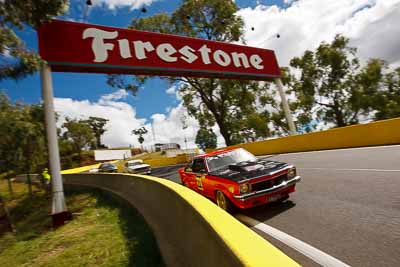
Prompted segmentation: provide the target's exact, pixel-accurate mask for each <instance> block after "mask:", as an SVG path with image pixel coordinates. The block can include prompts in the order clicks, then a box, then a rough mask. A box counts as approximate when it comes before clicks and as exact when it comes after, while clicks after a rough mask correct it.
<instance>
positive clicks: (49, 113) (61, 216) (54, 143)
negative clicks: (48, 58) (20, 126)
mask: <svg viewBox="0 0 400 267" xmlns="http://www.w3.org/2000/svg"><path fill="white" fill-rule="evenodd" d="M40 78H41V82H42V97H43V102H44V115H45V125H46V136H47V147H48V155H49V163H50V173H51V185H52V207H51V216H52V217H53V225H54V226H55V227H57V226H61V225H63V224H64V222H65V221H67V220H70V219H71V213H69V212H68V210H67V206H66V204H65V199H64V189H63V183H62V177H61V168H60V154H59V149H58V140H57V127H56V119H55V114H54V103H53V85H52V79H51V68H50V66H49V65H47V64H43V66H42V69H41V72H40Z"/></svg>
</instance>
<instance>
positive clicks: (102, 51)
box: [82, 28, 118, 62]
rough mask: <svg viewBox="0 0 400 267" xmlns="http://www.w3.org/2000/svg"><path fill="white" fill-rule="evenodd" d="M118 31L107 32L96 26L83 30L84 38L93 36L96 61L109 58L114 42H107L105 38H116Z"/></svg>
mask: <svg viewBox="0 0 400 267" xmlns="http://www.w3.org/2000/svg"><path fill="white" fill-rule="evenodd" d="M117 36H118V32H117V31H114V32H107V31H103V30H99V29H96V28H87V29H86V30H84V31H83V34H82V38H83V39H86V38H93V41H92V51H93V54H94V62H104V61H106V60H107V58H108V52H107V51H108V50H113V49H114V45H113V44H106V43H104V40H107V39H115V38H117Z"/></svg>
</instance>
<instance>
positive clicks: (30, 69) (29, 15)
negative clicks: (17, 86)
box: [0, 0, 69, 80]
mask: <svg viewBox="0 0 400 267" xmlns="http://www.w3.org/2000/svg"><path fill="white" fill-rule="evenodd" d="M68 3H69V1H67V0H52V1H49V0H25V1H19V0H4V1H0V56H1V62H2V63H1V64H0V80H2V79H5V78H12V79H19V78H23V77H25V76H26V75H29V74H32V73H34V72H36V71H38V70H39V68H40V64H41V60H40V57H39V56H38V55H37V54H36V53H35V52H34V51H31V50H29V49H27V48H26V47H25V45H24V43H23V41H22V40H21V39H20V38H19V37H18V36H17V34H16V33H15V29H18V30H20V31H22V30H24V29H25V28H26V27H32V28H34V29H37V28H38V27H39V25H40V24H41V23H43V22H45V21H48V20H50V19H51V18H52V17H54V16H58V15H61V14H63V13H64V12H66V11H67V10H68Z"/></svg>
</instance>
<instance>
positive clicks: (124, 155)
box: [94, 149, 132, 161]
mask: <svg viewBox="0 0 400 267" xmlns="http://www.w3.org/2000/svg"><path fill="white" fill-rule="evenodd" d="M131 157H132V153H131V150H130V149H114V150H112V149H109V150H95V151H94V160H95V161H109V160H117V159H128V158H131Z"/></svg>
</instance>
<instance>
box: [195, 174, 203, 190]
mask: <svg viewBox="0 0 400 267" xmlns="http://www.w3.org/2000/svg"><path fill="white" fill-rule="evenodd" d="M203 179H204V175H196V183H197V188H199V190H204V189H203Z"/></svg>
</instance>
